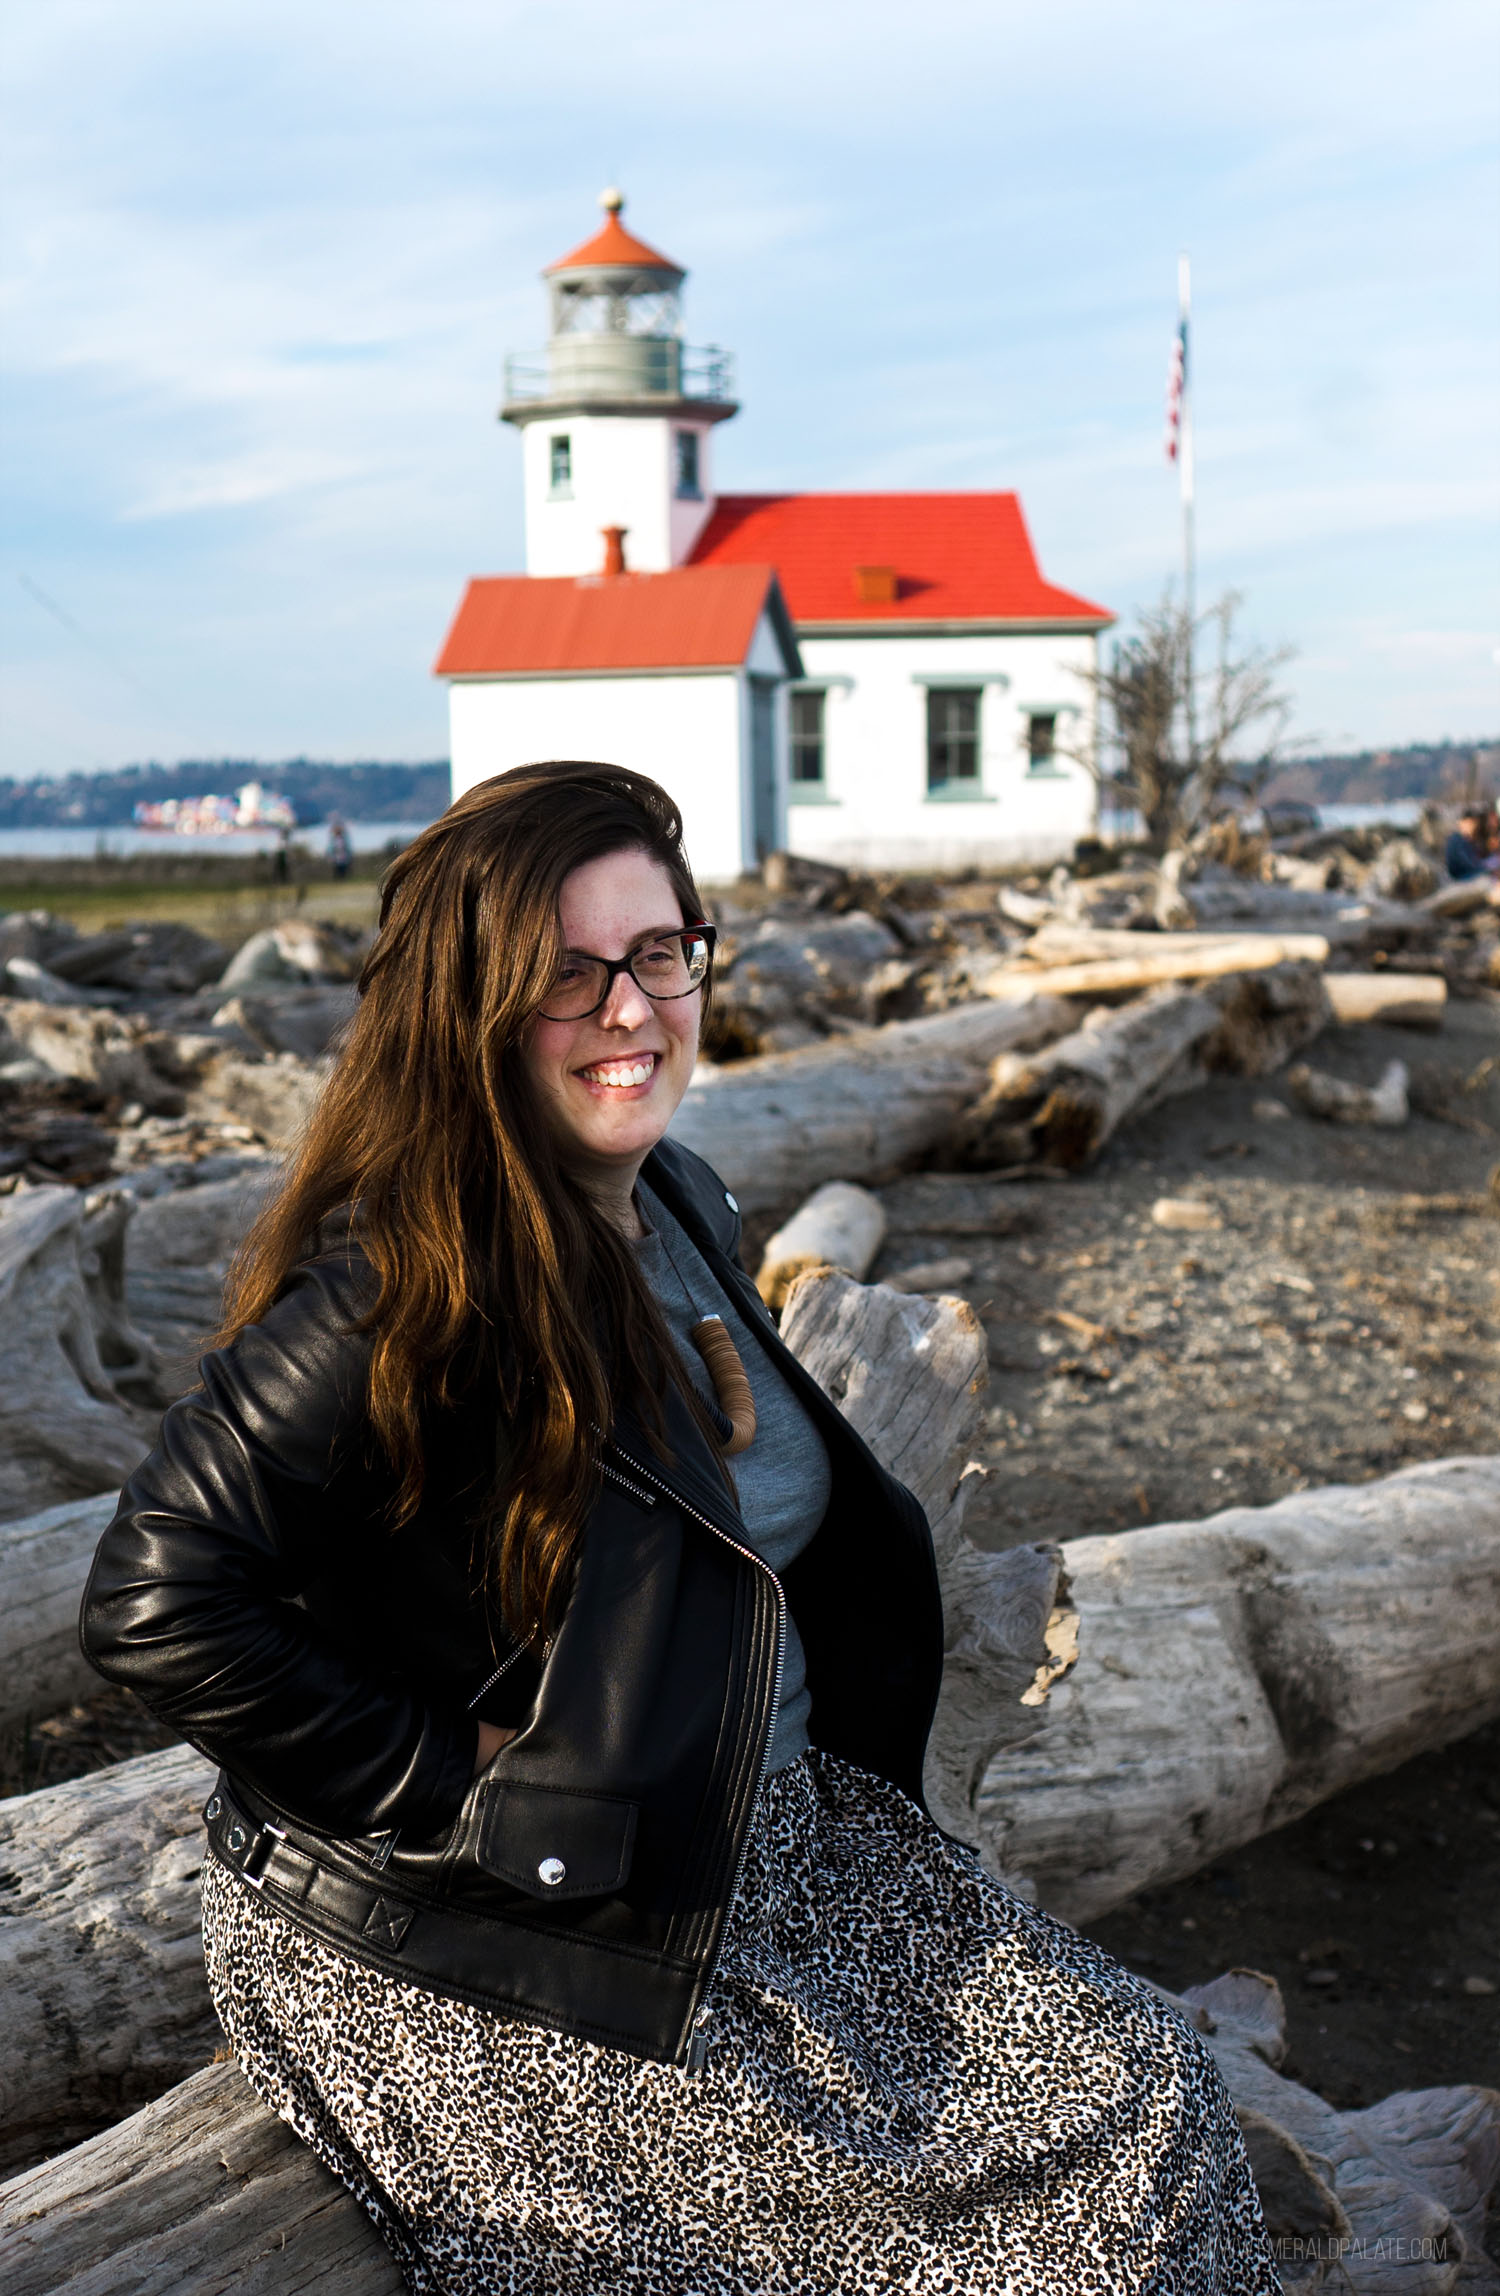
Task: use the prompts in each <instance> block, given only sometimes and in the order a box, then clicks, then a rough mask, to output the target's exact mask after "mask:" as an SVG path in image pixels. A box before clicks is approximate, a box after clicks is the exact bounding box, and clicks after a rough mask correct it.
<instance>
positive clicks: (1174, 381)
mask: <svg viewBox="0 0 1500 2296" xmlns="http://www.w3.org/2000/svg"><path fill="white" fill-rule="evenodd" d="M1187 332H1188V331H1187V320H1186V319H1184V320H1183V321H1182V324H1181V325H1180V326H1179V328H1178V330H1177V332H1176V334H1175V335H1174V336H1173V337H1172V356H1171V357H1170V359H1169V360H1168V361H1167V434H1166V439H1165V442H1164V443H1165V445H1166V450H1167V460H1168V462H1175V461H1176V460H1177V450H1178V447H1179V445H1180V444H1181V440H1182V393H1183V387H1184V385H1185V384H1186V382H1187Z"/></svg>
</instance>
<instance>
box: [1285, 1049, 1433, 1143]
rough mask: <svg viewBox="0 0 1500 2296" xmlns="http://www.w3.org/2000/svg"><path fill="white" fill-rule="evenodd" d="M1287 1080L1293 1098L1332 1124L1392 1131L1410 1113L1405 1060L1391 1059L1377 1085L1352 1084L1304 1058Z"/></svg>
mask: <svg viewBox="0 0 1500 2296" xmlns="http://www.w3.org/2000/svg"><path fill="white" fill-rule="evenodd" d="M1286 1081H1287V1089H1288V1091H1289V1092H1290V1093H1291V1095H1292V1098H1293V1099H1294V1100H1296V1101H1297V1102H1299V1103H1300V1105H1301V1106H1302V1107H1303V1108H1305V1109H1306V1110H1307V1112H1308V1114H1309V1115H1310V1116H1322V1117H1324V1118H1326V1119H1327V1121H1328V1122H1329V1123H1330V1124H1379V1125H1383V1126H1384V1127H1385V1128H1386V1129H1387V1130H1388V1131H1391V1130H1395V1129H1396V1128H1397V1127H1398V1126H1400V1125H1402V1124H1404V1123H1405V1122H1406V1119H1407V1117H1408V1115H1409V1114H1410V1112H1411V1109H1410V1103H1409V1101H1408V1099H1407V1092H1406V1088H1407V1085H1408V1084H1409V1083H1410V1081H1411V1080H1410V1077H1409V1076H1408V1074H1407V1068H1406V1063H1405V1061H1404V1060H1392V1061H1388V1062H1387V1064H1386V1066H1385V1068H1384V1070H1383V1071H1382V1073H1381V1077H1380V1081H1379V1083H1378V1084H1350V1083H1349V1082H1348V1080H1347V1078H1345V1077H1342V1076H1332V1075H1330V1074H1329V1072H1328V1070H1327V1069H1326V1068H1312V1067H1310V1066H1309V1064H1308V1063H1307V1062H1306V1061H1305V1060H1300V1061H1298V1063H1297V1065H1296V1067H1295V1068H1290V1069H1288V1070H1287V1079H1286Z"/></svg>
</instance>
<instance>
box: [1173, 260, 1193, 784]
mask: <svg viewBox="0 0 1500 2296" xmlns="http://www.w3.org/2000/svg"><path fill="white" fill-rule="evenodd" d="M1192 301H1193V290H1192V273H1191V269H1190V266H1189V263H1188V258H1187V256H1186V255H1185V254H1184V255H1179V256H1178V258H1177V323H1178V327H1179V329H1180V331H1181V342H1182V414H1181V433H1180V441H1179V445H1178V450H1177V470H1178V478H1179V483H1180V486H1181V497H1182V603H1183V613H1184V616H1185V629H1186V635H1187V647H1186V660H1185V661H1184V664H1183V675H1184V679H1185V690H1184V697H1183V706H1184V717H1185V720H1186V727H1187V745H1188V763H1189V765H1190V766H1193V765H1195V764H1196V761H1197V756H1198V725H1197V716H1198V711H1197V694H1196V691H1195V688H1194V677H1193V637H1194V627H1193V625H1194V622H1195V620H1196V617H1197V611H1198V568H1197V562H1196V547H1197V546H1196V536H1195V532H1194V521H1193V371H1192V357H1191V350H1190V346H1189V321H1190V319H1191V316H1192Z"/></svg>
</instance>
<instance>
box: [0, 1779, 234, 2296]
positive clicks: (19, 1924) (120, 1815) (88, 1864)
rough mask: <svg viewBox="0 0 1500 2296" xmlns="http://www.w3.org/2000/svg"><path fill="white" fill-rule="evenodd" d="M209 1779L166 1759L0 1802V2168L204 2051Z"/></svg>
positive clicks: (67, 2136)
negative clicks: (202, 1903) (203, 1873)
mask: <svg viewBox="0 0 1500 2296" xmlns="http://www.w3.org/2000/svg"><path fill="white" fill-rule="evenodd" d="M213 1777H214V1772H213V1770H212V1768H211V1767H210V1765H209V1764H208V1763H207V1762H206V1761H205V1760H204V1759H203V1757H202V1755H200V1754H195V1753H194V1752H192V1751H191V1749H190V1748H188V1747H185V1746H183V1747H176V1746H174V1747H172V1748H171V1749H169V1751H168V1752H166V1753H164V1754H144V1755H141V1756H140V1757H138V1759H137V1760H135V1761H133V1762H120V1763H117V1764H116V1765H115V1767H114V1768H113V1769H109V1770H95V1771H94V1772H92V1773H91V1774H90V1775H89V1776H88V1777H85V1778H76V1779H71V1780H69V1782H68V1783H67V1784H65V1785H61V1786H49V1787H47V1788H46V1789H45V1790H44V1791H42V1792H40V1793H35V1794H20V1795H17V1796H16V1797H15V1799H14V1800H12V1801H8V1802H0V1874H3V1875H4V1897H3V1901H0V1902H3V1906H4V1913H5V1919H4V1920H3V1921H0V1973H3V1979H0V1983H3V1993H4V2000H5V2016H4V2020H3V2026H0V2169H13V2168H15V2167H17V2166H18V2165H20V2164H21V2163H22V2162H28V2161H33V2160H36V2159H38V2158H40V2157H42V2156H43V2155H45V2154H47V2153H51V2152H55V2151H57V2150H58V2149H59V2147H61V2146H63V2145H67V2144H72V2143H74V2142H76V2141H77V2139H78V2138H79V2137H81V2136H85V2135H87V2134H90V2133H91V2132H92V2131H93V2130H95V2129H97V2128H98V2127H99V2126H100V2125H101V2123H104V2122H108V2121H112V2120H116V2119H118V2118H119V2116H120V2115H121V2114H122V2113H126V2112H129V2111H130V2110H131V2109H132V2107H134V2106H135V2105H138V2104H139V2103H140V2102H141V2101H142V2100H143V2099H144V2098H147V2097H152V2096H156V2095H158V2094H159V2093H160V2092H161V2091H162V2090H163V2089H164V2088H166V2087H168V2086H169V2085H170V2083H172V2082H173V2081H177V2080H181V2079H182V2077H183V2076H184V2075H185V2074H186V2073H188V2072H191V2071H192V2070H194V2069H195V2068H196V2067H197V2066H199V2065H201V2064H202V2063H203V2061H204V2059H205V2058H206V2057H207V2056H208V2054H209V2052H210V2051H211V2049H212V2048H213V2046H214V2042H215V2040H216V2038H217V2035H218V2027H217V2024H216V2022H215V2019H214V2014H213V2009H212V2007H211V2005H210V2002H209V1998H208V1987H207V1984H206V1983H205V1980H204V1975H203V1956H202V1947H201V1945H200V1943H199V1910H198V1875H199V1869H200V1867H201V1865H202V1860H203V1832H202V1824H201V1818H200V1812H201V1810H202V1807H203V1803H204V1800H205V1798H206V1796H207V1794H208V1791H209V1788H210V1786H211V1785H212V1783H213ZM7 2285H8V2283H7V2281H6V2278H5V2276H4V2274H0V2286H7Z"/></svg>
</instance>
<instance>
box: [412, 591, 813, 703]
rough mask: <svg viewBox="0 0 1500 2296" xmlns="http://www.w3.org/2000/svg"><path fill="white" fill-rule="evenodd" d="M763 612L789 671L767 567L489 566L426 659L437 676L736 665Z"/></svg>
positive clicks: (787, 631) (788, 643)
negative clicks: (563, 570)
mask: <svg viewBox="0 0 1500 2296" xmlns="http://www.w3.org/2000/svg"><path fill="white" fill-rule="evenodd" d="M768 610H769V612H770V614H771V617H772V620H773V622H775V624H776V625H777V629H778V634H779V635H780V637H781V640H782V649H783V652H784V653H785V654H786V656H787V658H788V664H789V666H790V667H791V668H792V670H793V673H794V674H795V673H796V668H797V661H796V655H797V648H796V640H795V639H794V637H793V635H792V631H791V625H790V623H789V622H788V620H787V614H786V608H785V606H784V605H783V603H782V599H781V593H780V591H779V590H778V588H777V586H776V576H775V573H774V572H773V570H772V569H771V568H770V567H769V566H767V565H765V564H764V563H762V564H760V565H758V566H679V567H677V568H676V569H675V570H674V571H673V572H672V573H670V574H612V575H604V574H581V575H572V574H566V575H549V576H542V577H538V576H536V575H530V574H498V575H489V576H481V577H480V578H479V579H478V580H477V581H473V582H471V583H470V584H469V587H468V589H467V590H466V591H465V592H464V597H463V603H462V604H461V605H460V607H459V609H458V613H457V615H456V616H455V617H454V622H453V627H452V628H451V629H450V631H449V632H448V635H447V638H446V639H445V640H444V643H443V650H442V652H441V653H440V654H439V656H438V658H437V661H436V663H435V664H434V674H435V675H436V676H438V677H446V678H484V677H491V678H493V677H505V676H517V675H521V674H524V673H527V672H530V673H531V674H532V675H533V676H535V675H538V674H542V673H546V672H548V671H553V672H558V673H565V672H567V671H570V670H717V669H737V668H738V667H739V665H740V664H741V663H742V662H743V661H744V660H745V657H746V655H747V654H748V653H749V651H750V644H751V640H752V639H753V638H754V636H755V631H756V626H757V624H758V623H759V621H760V618H761V615H762V614H763V613H765V612H766V611H768Z"/></svg>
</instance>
